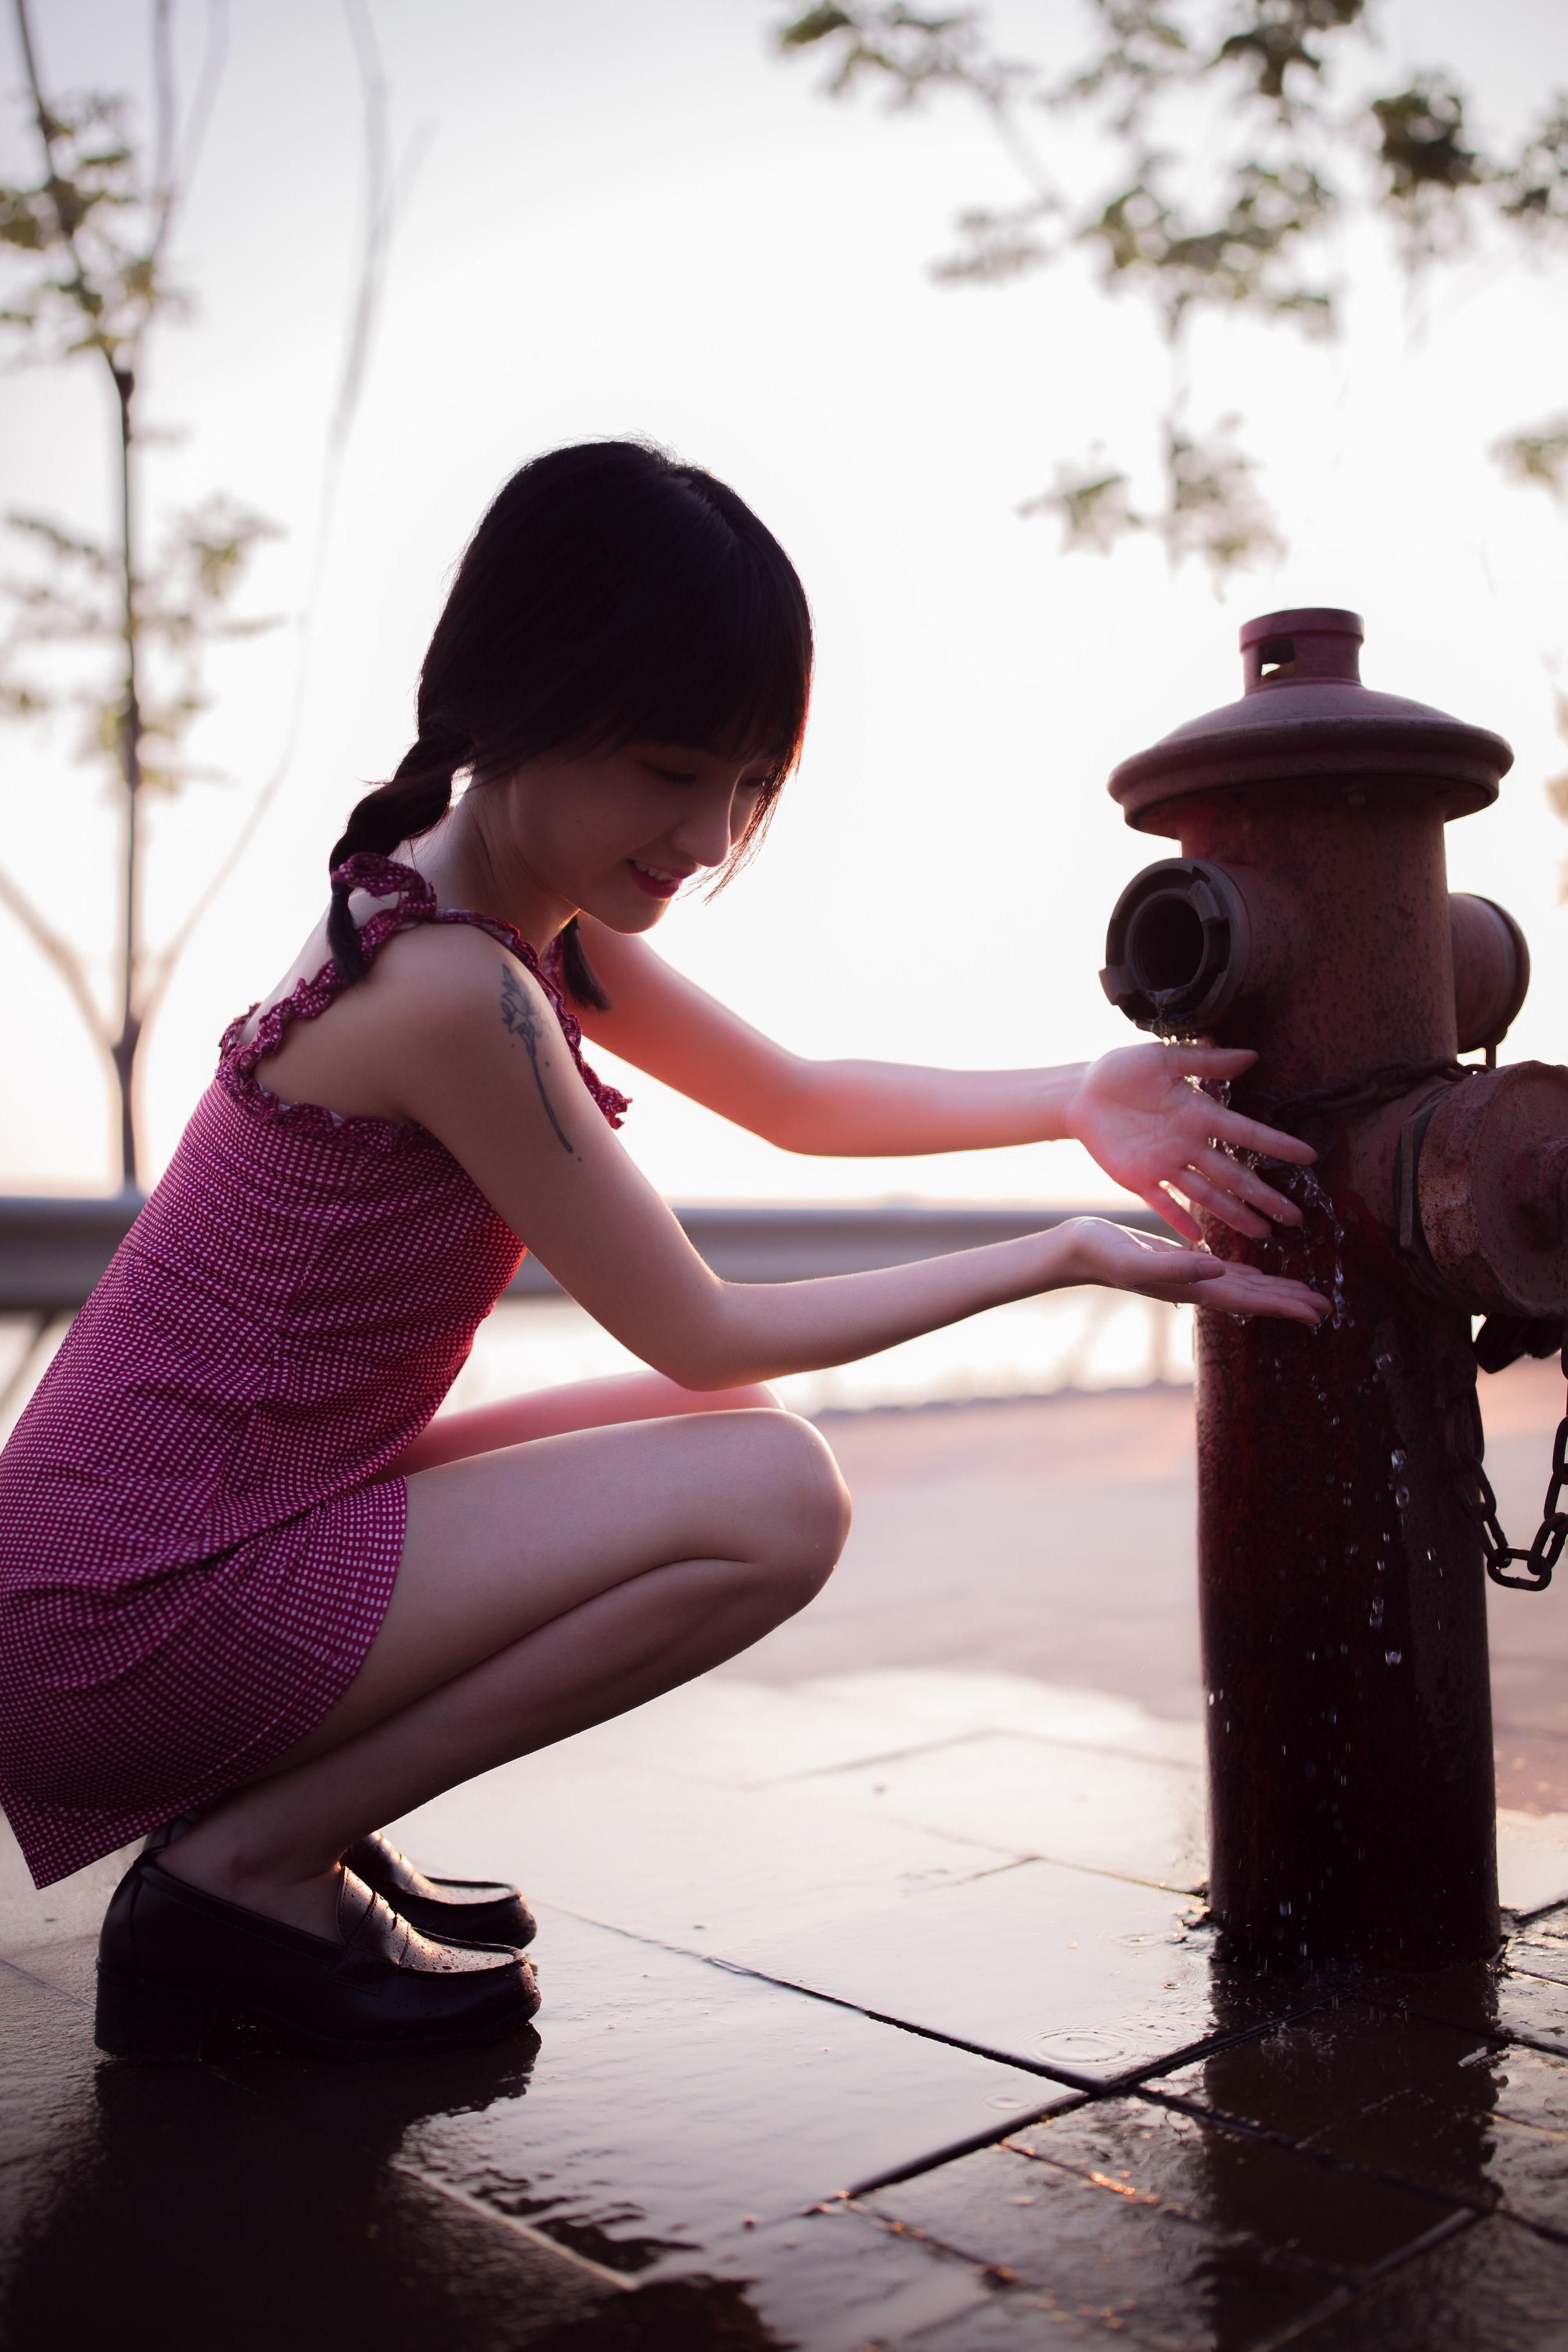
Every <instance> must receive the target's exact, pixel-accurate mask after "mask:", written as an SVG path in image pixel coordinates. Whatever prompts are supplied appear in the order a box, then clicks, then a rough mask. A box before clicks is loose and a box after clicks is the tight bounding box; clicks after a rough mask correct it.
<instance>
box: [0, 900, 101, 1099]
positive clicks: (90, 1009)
mask: <svg viewBox="0 0 1568 2352" xmlns="http://www.w3.org/2000/svg"><path fill="white" fill-rule="evenodd" d="M0 906H5V907H8V908H10V910H11V912H12V914H13V915H15V917H16V920H17V921H18V922H19V923H20V924H21V926H22V929H24V930H25V931H26V934H27V936H28V938H29V939H30V940H32V942H33V945H34V946H35V947H36V948H37V950H38V952H39V954H40V955H41V956H43V957H44V958H45V959H46V961H47V962H49V963H51V964H53V966H54V968H55V970H56V971H58V974H59V976H60V978H61V979H62V980H63V981H64V982H65V984H66V987H67V989H68V991H69V992H70V998H71V1002H72V1003H73V1004H74V1005H75V1006H76V1009H77V1011H78V1012H79V1013H80V1014H81V1017H82V1019H83V1021H84V1022H85V1023H86V1024H87V1028H88V1032H89V1035H90V1036H91V1038H92V1041H93V1044H94V1045H97V1046H98V1047H99V1048H100V1051H101V1052H102V1053H104V1054H107V1053H108V1052H109V1049H110V1035H109V1026H108V1024H107V1023H106V1022H105V1020H104V1017H103V1014H102V1013H101V1012H100V1009H99V1005H98V1000H97V998H96V997H95V996H94V995H93V992H92V991H91V989H90V988H89V985H88V979H87V967H86V965H85V964H84V963H83V961H82V959H81V957H80V956H79V954H78V953H77V950H75V948H73V947H72V945H71V943H70V941H69V940H68V939H65V938H64V937H62V935H61V934H60V933H59V932H58V931H57V930H56V929H55V928H54V925H53V924H52V923H50V922H48V921H47V920H46V919H45V918H44V917H43V916H42V915H40V914H39V912H38V910H37V908H36V907H35V906H34V904H33V902H32V900H31V899H30V898H28V897H27V896H26V893H25V892H24V891H22V890H20V889H19V888H18V887H17V886H16V883H15V882H13V881H12V879H11V877H10V876H9V875H8V874H7V873H6V872H5V868H4V867H3V866H0Z"/></svg>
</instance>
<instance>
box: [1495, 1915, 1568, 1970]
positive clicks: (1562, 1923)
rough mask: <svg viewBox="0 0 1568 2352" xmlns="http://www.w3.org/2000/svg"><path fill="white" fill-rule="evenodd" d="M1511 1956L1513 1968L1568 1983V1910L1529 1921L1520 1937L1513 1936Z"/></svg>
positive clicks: (1510, 1961) (1510, 1944)
mask: <svg viewBox="0 0 1568 2352" xmlns="http://www.w3.org/2000/svg"><path fill="white" fill-rule="evenodd" d="M1508 1957H1509V1964H1510V1967H1512V1968H1515V1969H1522V1970H1523V1971H1524V1972H1525V1973H1526V1974H1527V1975H1529V1976H1532V1977H1550V1978H1552V1979H1553V1980H1554V1981H1555V1982H1556V1983H1558V1984H1568V1908H1564V1909H1563V1910H1559V1911H1547V1912H1544V1913H1542V1915H1541V1916H1539V1917H1538V1918H1534V1919H1529V1920H1526V1921H1525V1923H1524V1925H1523V1926H1522V1927H1521V1929H1520V1932H1519V1933H1518V1935H1517V1936H1510V1938H1509V1947H1508Z"/></svg>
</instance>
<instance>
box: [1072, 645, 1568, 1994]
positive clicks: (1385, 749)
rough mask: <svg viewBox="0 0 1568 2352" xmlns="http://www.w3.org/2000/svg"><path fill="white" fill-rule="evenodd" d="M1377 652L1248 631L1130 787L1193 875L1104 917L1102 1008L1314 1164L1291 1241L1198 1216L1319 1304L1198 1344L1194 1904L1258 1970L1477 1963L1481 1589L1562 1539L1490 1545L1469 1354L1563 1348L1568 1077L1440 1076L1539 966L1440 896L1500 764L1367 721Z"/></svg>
mask: <svg viewBox="0 0 1568 2352" xmlns="http://www.w3.org/2000/svg"><path fill="white" fill-rule="evenodd" d="M1362 636H1363V631H1362V625H1361V622H1360V619H1359V618H1358V616H1357V615H1356V614H1353V613H1345V612H1337V611H1306V612H1289V613H1273V614H1268V615H1267V616H1265V617H1264V618H1262V619H1259V620H1256V621H1250V622H1248V623H1247V625H1246V627H1245V628H1244V629H1243V630H1242V633H1241V644H1242V652H1243V656H1244V663H1245V692H1244V694H1243V697H1242V698H1241V700H1240V701H1239V702H1236V703H1232V704H1230V705H1229V706H1228V707H1227V708H1226V709H1222V710H1216V711H1214V712H1211V713H1210V714H1208V715H1207V716H1206V717H1205V718H1202V719H1194V720H1192V721H1190V722H1189V723H1188V724H1187V725H1185V726H1184V727H1179V728H1177V729H1176V730H1174V732H1173V733H1172V734H1170V735H1168V736H1166V737H1165V738H1164V740H1163V741H1161V742H1159V743H1157V744H1155V745H1154V746H1153V748H1152V750H1150V751H1142V752H1140V753H1139V754H1138V755H1137V756H1136V757H1134V758H1132V759H1130V760H1127V761H1123V762H1122V764H1121V766H1120V767H1119V768H1118V769H1117V770H1116V771H1115V772H1114V774H1113V775H1112V777H1111V779H1110V791H1111V793H1112V794H1113V796H1114V797H1115V798H1116V800H1118V801H1119V802H1120V803H1121V806H1122V808H1123V810H1124V811H1125V813H1126V817H1127V822H1128V823H1129V824H1131V825H1134V826H1137V827H1138V828H1140V829H1141V830H1142V831H1144V832H1148V833H1157V834H1165V835H1173V836H1174V837H1175V838H1176V839H1177V840H1178V841H1179V843H1180V845H1181V851H1182V855H1181V856H1180V857H1179V858H1175V857H1173V858H1167V859H1163V860H1162V861H1161V862H1160V863H1159V864H1158V865H1155V866H1150V867H1148V868H1146V869H1145V871H1144V872H1143V873H1142V874H1140V875H1139V876H1138V877H1136V879H1135V880H1134V881H1133V882H1131V884H1130V885H1129V887H1127V889H1126V890H1125V891H1124V892H1123V893H1122V896H1121V899H1120V901H1119V902H1118V904H1117V907H1116V908H1115V911H1114V913H1113V915H1112V918H1111V921H1110V937H1109V940H1108V943H1107V952H1106V966H1107V968H1106V971H1104V973H1103V974H1102V975H1101V977H1102V981H1103V984H1104V987H1105V990H1106V993H1107V994H1108V995H1109V996H1110V999H1111V1001H1112V1002H1113V1003H1116V1004H1118V1005H1120V1006H1121V1009H1122V1010H1123V1011H1124V1012H1125V1013H1128V1014H1129V1015H1130V1017H1131V1018H1132V1019H1133V1020H1135V1021H1137V1022H1138V1023H1139V1024H1141V1025H1142V1027H1144V1028H1146V1029H1151V1030H1152V1031H1154V1032H1155V1034H1163V1035H1166V1036H1184V1037H1194V1036H1203V1037H1207V1038H1211V1039H1212V1040H1213V1041H1214V1042H1215V1044H1218V1045H1249V1046H1252V1047H1255V1048H1256V1049H1257V1052H1258V1062H1257V1064H1256V1065H1255V1066H1254V1067H1253V1068H1252V1069H1251V1070H1249V1071H1248V1073H1247V1076H1246V1078H1245V1079H1244V1080H1242V1081H1241V1082H1240V1083H1238V1084H1237V1087H1236V1088H1235V1090H1234V1096H1233V1099H1234V1101H1235V1104H1236V1107H1237V1108H1240V1109H1243V1110H1246V1111H1247V1112H1249V1113H1250V1114H1251V1115H1253V1116H1254V1117H1256V1118H1261V1119H1263V1120H1265V1121H1266V1122H1268V1124H1270V1125H1273V1126H1276V1127H1283V1128H1285V1129H1289V1131H1291V1132H1293V1133H1297V1134H1300V1136H1302V1137H1303V1138H1304V1139H1306V1140H1307V1141H1309V1142H1310V1143H1311V1144H1313V1145H1314V1146H1315V1147H1316V1149H1317V1150H1318V1152H1319V1155H1320V1156H1319V1159H1318V1161H1317V1163H1316V1166H1315V1167H1314V1168H1313V1169H1312V1170H1311V1171H1306V1172H1296V1173H1294V1174H1292V1173H1291V1172H1290V1171H1288V1170H1286V1169H1284V1168H1283V1167H1281V1166H1270V1167H1269V1168H1268V1171H1267V1172H1268V1175H1269V1177H1270V1180H1271V1181H1274V1182H1276V1184H1277V1185H1278V1186H1279V1189H1282V1190H1286V1191H1289V1192H1291V1193H1292V1196H1293V1197H1294V1198H1295V1199H1296V1201H1297V1202H1299V1203H1300V1206H1301V1207H1302V1209H1303V1212H1304V1215H1305V1223H1304V1224H1303V1225H1302V1226H1301V1227H1300V1228H1285V1227H1279V1228H1276V1230H1275V1233H1274V1234H1273V1235H1271V1236H1270V1238H1269V1239H1268V1240H1266V1241H1248V1240H1247V1239H1246V1238H1244V1237H1243V1236H1242V1235H1240V1234H1237V1233H1235V1232H1234V1231H1233V1230H1232V1229H1231V1228H1229V1227H1227V1226H1225V1225H1223V1224H1221V1223H1218V1222H1217V1221H1216V1220H1214V1219H1211V1218H1209V1217H1207V1216H1206V1215H1204V1216H1201V1217H1200V1223H1201V1225H1202V1227H1203V1231H1204V1234H1205V1242H1206V1243H1207V1245H1208V1246H1209V1247H1210V1248H1211V1249H1213V1250H1214V1251H1215V1253H1216V1254H1219V1255H1225V1256H1227V1257H1231V1258H1241V1257H1245V1258H1247V1259H1249V1260H1250V1261H1251V1262H1252V1263H1253V1264H1254V1265H1258V1266H1259V1267H1262V1268H1264V1269H1266V1270H1268V1271H1270V1272H1274V1273H1280V1274H1289V1275H1291V1276H1295V1277H1297V1278H1298V1279H1300V1280H1305V1281H1309V1282H1310V1283H1312V1284H1313V1286H1315V1287H1316V1288H1318V1289H1320V1290H1321V1291H1323V1292H1324V1293H1325V1294H1326V1295H1327V1296H1328V1297H1330V1298H1331V1302H1332V1311H1331V1315H1330V1316H1329V1317H1328V1318H1325V1320H1324V1322H1323V1324H1322V1325H1321V1328H1319V1329H1318V1330H1316V1331H1310V1330H1308V1329H1306V1328H1304V1327H1301V1326H1298V1325H1290V1324H1285V1323H1281V1322H1277V1321H1274V1320H1272V1319H1269V1318H1252V1319H1249V1320H1247V1321H1241V1320H1238V1319H1237V1318H1233V1317H1231V1316H1227V1315H1224V1314H1218V1313H1214V1312H1212V1311H1201V1312H1200V1313H1199V1316H1198V1318H1197V1319H1198V1342H1197V1413H1198V1460H1199V1503H1198V1531H1199V1577H1200V1598H1201V1613H1202V1626H1203V1644H1204V1672H1205V1695H1206V1698H1207V1716H1208V1748H1209V1764H1210V1791H1211V1796H1210V1806H1211V1821H1212V1832H1213V1838H1212V1866H1211V1883H1210V1895H1211V1904H1212V1908H1213V1911H1214V1914H1215V1917H1216V1919H1217V1920H1218V1922H1219V1923H1220V1925H1221V1927H1223V1928H1224V1929H1225V1930H1226V1932H1227V1934H1228V1936H1229V1937H1230V1939H1231V1942H1232V1944H1233V1946H1234V1947H1235V1948H1239V1949H1240V1950H1242V1951H1244V1952H1247V1953H1249V1954H1251V1955H1253V1956H1254V1957H1258V1958H1270V1957H1273V1958H1279V1959H1280V1960H1283V1961H1289V1962H1292V1963H1297V1964H1300V1962H1303V1961H1305V1962H1309V1963H1310V1964H1313V1965H1316V1964H1317V1963H1319V1962H1326V1961H1331V1960H1352V1961H1361V1962H1364V1963H1367V1964H1371V1965H1375V1966H1381V1967H1392V1968H1431V1967H1439V1966H1442V1965H1445V1964H1447V1963H1449V1962H1452V1961H1458V1960H1469V1959H1479V1958H1485V1957H1487V1956H1489V1954H1491V1953H1493V1952H1495V1950H1496V1949H1497V1947H1498V1943H1499V1933H1500V1930H1499V1915H1498V1894H1497V1865H1496V1844H1495V1792H1494V1785H1493V1774H1492V1741H1491V1706H1490V1692H1489V1675H1488V1658H1487V1623H1486V1611H1485V1593H1486V1583H1485V1577H1484V1575H1483V1566H1484V1565H1485V1564H1486V1562H1487V1560H1488V1559H1489V1560H1490V1562H1491V1565H1492V1568H1493V1572H1494V1574H1497V1575H1498V1576H1499V1577H1500V1580H1512V1581H1515V1582H1520V1583H1525V1584H1536V1585H1539V1584H1540V1583H1541V1582H1542V1581H1544V1580H1545V1575H1546V1574H1549V1572H1550V1566H1551V1564H1552V1561H1554V1559H1555V1557H1556V1553H1557V1552H1558V1551H1560V1550H1561V1549H1562V1548H1563V1538H1564V1536H1568V1518H1564V1519H1563V1524H1562V1528H1560V1529H1558V1530H1557V1531H1556V1533H1555V1534H1554V1535H1553V1533H1552V1522H1551V1521H1550V1519H1549V1524H1548V1527H1547V1528H1544V1529H1543V1531H1542V1539H1541V1541H1540V1542H1539V1543H1538V1545H1537V1547H1536V1551H1535V1555H1534V1559H1533V1560H1521V1556H1520V1555H1518V1554H1515V1555H1512V1556H1511V1557H1510V1555H1508V1554H1506V1553H1505V1554H1501V1555H1499V1553H1498V1549H1497V1543H1496V1532H1497V1522H1496V1517H1495V1514H1494V1515H1493V1516H1492V1517H1491V1518H1490V1521H1489V1528H1490V1530H1491V1534H1490V1536H1488V1535H1487V1534H1486V1531H1485V1527H1484V1525H1483V1524H1482V1523H1483V1522H1485V1521H1486V1503H1487V1501H1488V1500H1489V1489H1487V1488H1486V1486H1485V1484H1484V1473H1483V1472H1482V1471H1481V1468H1480V1461H1479V1457H1480V1453H1481V1439H1480V1424H1479V1415H1478V1409H1477V1402H1476V1394H1477V1384H1476V1370H1477V1355H1476V1349H1475V1347H1474V1346H1473V1345H1472V1337H1471V1329H1472V1326H1471V1318H1472V1317H1473V1316H1475V1315H1478V1314H1484V1315H1488V1316H1489V1317H1492V1318H1495V1319H1494V1323H1493V1324H1492V1325H1491V1326H1489V1329H1490V1330H1491V1331H1492V1332H1493V1334H1494V1337H1493V1339H1492V1342H1491V1355H1490V1357H1489V1359H1488V1360H1489V1362H1491V1363H1492V1365H1493V1368H1495V1367H1496V1364H1498V1363H1500V1362H1501V1361H1503V1360H1507V1358H1508V1357H1509V1355H1510V1354H1514V1353H1519V1352H1521V1351H1522V1349H1523V1348H1524V1347H1526V1346H1531V1348H1532V1351H1533V1352H1537V1353H1539V1352H1542V1348H1541V1347H1540V1346H1539V1345H1535V1344H1533V1341H1534V1340H1536V1339H1539V1335H1540V1333H1541V1332H1542V1330H1545V1331H1546V1332H1547V1334H1548V1344H1550V1343H1551V1339H1552V1327H1553V1326H1554V1325H1558V1326H1560V1325H1561V1323H1562V1321H1563V1318H1565V1317H1568V1070H1564V1069H1560V1068H1556V1067H1549V1066H1545V1065H1542V1064H1539V1063H1529V1062H1526V1063H1520V1064H1514V1065H1511V1066H1508V1067H1506V1068H1502V1069H1496V1068H1493V1067H1491V1066H1487V1067H1484V1068H1483V1067H1482V1066H1479V1065H1470V1066H1461V1065H1460V1064H1459V1063H1458V1055H1459V1054H1460V1053H1461V1052H1468V1051H1474V1050H1476V1049H1479V1048H1482V1047H1486V1048H1489V1049H1495V1046H1496V1045H1497V1043H1498V1042H1499V1041H1500V1038H1501V1037H1502V1035H1503V1034H1504V1033H1505V1031H1506V1030H1507V1028H1508V1026H1509V1024H1510V1022H1511V1021H1512V1019H1513V1017H1514V1015H1515V1013H1517V1012H1518V1010H1519V1007H1520V1005H1521V1003H1522V1001H1523V997H1524V992H1525V990H1526V987H1527V986H1528V983H1529V971H1530V966H1529V955H1528V950H1527V949H1526V947H1525V942H1524V940H1523V937H1522V934H1521V932H1520V929H1519V927H1518V925H1517V924H1516V923H1515V922H1514V921H1513V919H1511V917H1510V916H1509V915H1507V914H1506V913H1504V911H1503V910H1502V909H1501V908H1498V907H1496V906H1494V905H1493V904H1492V903H1491V902H1490V901H1489V900H1486V899H1482V898H1469V897H1465V896H1450V894H1449V891H1448V887H1447V876H1446V871H1445V864H1444V833H1443V828H1444V825H1445V824H1446V823H1447V820H1448V819H1449V818H1451V817H1458V816H1465V815H1468V814H1471V813H1472V812H1474V811H1476V810H1478V809H1481V808H1484V807H1486V806H1487V805H1488V804H1489V803H1490V802H1492V801H1494V800H1495V799H1496V797H1497V793H1498V787H1499V783H1500V779H1501V777H1502V776H1503V775H1504V774H1505V773H1506V772H1507V770H1508V769H1509V767H1510V765H1511V763H1512V754H1511V752H1510V750H1509V747H1508V745H1507V744H1506V743H1504V742H1503V741H1502V740H1501V739H1500V737H1498V736H1496V735H1493V734H1490V733H1489V732H1487V731H1486V730H1483V729H1481V728H1479V727H1471V726H1467V725H1465V724H1463V723H1461V722H1460V721H1459V720H1458V719H1450V718H1447V717H1446V716H1445V715H1444V714H1443V713H1442V712H1440V711H1437V710H1433V709H1427V708H1426V707H1425V706H1424V705H1422V704H1419V703H1415V702H1407V701H1404V700H1401V699H1399V698H1395V697H1394V696H1391V695H1384V694H1376V693H1373V692H1371V691H1369V690H1368V689H1367V688H1365V687H1363V685H1362V684H1361V682H1360V674H1359V667H1358V656H1359V649H1360V646H1361V642H1362ZM1493 1058H1494V1055H1493V1053H1491V1052H1489V1065H1490V1062H1491V1061H1492V1059H1493ZM1499 1335H1500V1336H1499ZM1483 1337H1484V1335H1483ZM1482 1352H1483V1355H1484V1354H1485V1353H1486V1349H1485V1348H1484V1347H1483V1351H1482ZM1555 1503H1556V1492H1555V1487H1554V1488H1553V1491H1552V1495H1551V1496H1550V1497H1549V1504H1550V1506H1551V1507H1552V1509H1554V1508H1555ZM1543 1562H1544V1570H1543V1567H1542V1563H1543ZM1516 1569H1519V1570H1521V1572H1518V1573H1516V1572H1515V1570H1516ZM1521 1605H1525V1604H1522V1603H1521Z"/></svg>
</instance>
